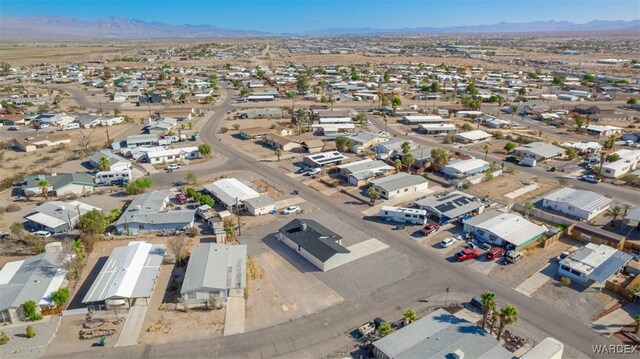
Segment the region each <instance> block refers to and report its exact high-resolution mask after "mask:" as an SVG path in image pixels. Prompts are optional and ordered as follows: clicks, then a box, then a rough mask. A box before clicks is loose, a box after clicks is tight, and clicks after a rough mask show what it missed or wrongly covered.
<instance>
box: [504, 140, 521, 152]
mask: <svg viewBox="0 0 640 359" xmlns="http://www.w3.org/2000/svg"><path fill="white" fill-rule="evenodd" d="M516 147H518V146H517V145H516V144H515V143H513V142H507V143H506V144H505V145H504V150H505V151H507V153H511V151H513V150H514V149H515V148H516Z"/></svg>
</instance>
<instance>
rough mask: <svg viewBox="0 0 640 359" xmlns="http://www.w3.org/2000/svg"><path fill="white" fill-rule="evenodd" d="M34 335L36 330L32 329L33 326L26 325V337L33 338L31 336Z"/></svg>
mask: <svg viewBox="0 0 640 359" xmlns="http://www.w3.org/2000/svg"><path fill="white" fill-rule="evenodd" d="M35 336H36V331H35V330H33V327H32V326H30V325H29V326H28V327H27V338H29V339H31V338H33V337H35Z"/></svg>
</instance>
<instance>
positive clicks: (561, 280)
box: [560, 277, 571, 287]
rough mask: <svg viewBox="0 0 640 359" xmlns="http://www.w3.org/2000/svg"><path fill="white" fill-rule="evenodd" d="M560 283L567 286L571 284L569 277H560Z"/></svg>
mask: <svg viewBox="0 0 640 359" xmlns="http://www.w3.org/2000/svg"><path fill="white" fill-rule="evenodd" d="M560 283H562V285H563V286H565V287H568V286H570V285H571V278H568V277H562V278H560Z"/></svg>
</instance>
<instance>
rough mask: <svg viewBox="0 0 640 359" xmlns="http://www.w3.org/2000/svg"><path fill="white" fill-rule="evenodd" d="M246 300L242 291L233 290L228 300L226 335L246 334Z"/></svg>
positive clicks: (225, 320) (225, 323) (225, 318)
mask: <svg viewBox="0 0 640 359" xmlns="http://www.w3.org/2000/svg"><path fill="white" fill-rule="evenodd" d="M244 325H245V300H244V291H243V290H242V289H236V290H231V291H230V293H229V297H228V298H227V310H226V312H225V317H224V335H225V336H227V335H233V334H241V333H244V330H245V327H244Z"/></svg>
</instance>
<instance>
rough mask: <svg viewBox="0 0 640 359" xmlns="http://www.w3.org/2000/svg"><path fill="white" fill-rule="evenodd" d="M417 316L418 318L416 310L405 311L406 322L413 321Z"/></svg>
mask: <svg viewBox="0 0 640 359" xmlns="http://www.w3.org/2000/svg"><path fill="white" fill-rule="evenodd" d="M416 318H417V315H416V312H414V311H413V310H411V309H407V310H405V311H404V321H405V322H406V323H412V322H414V321H415V320H416Z"/></svg>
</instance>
